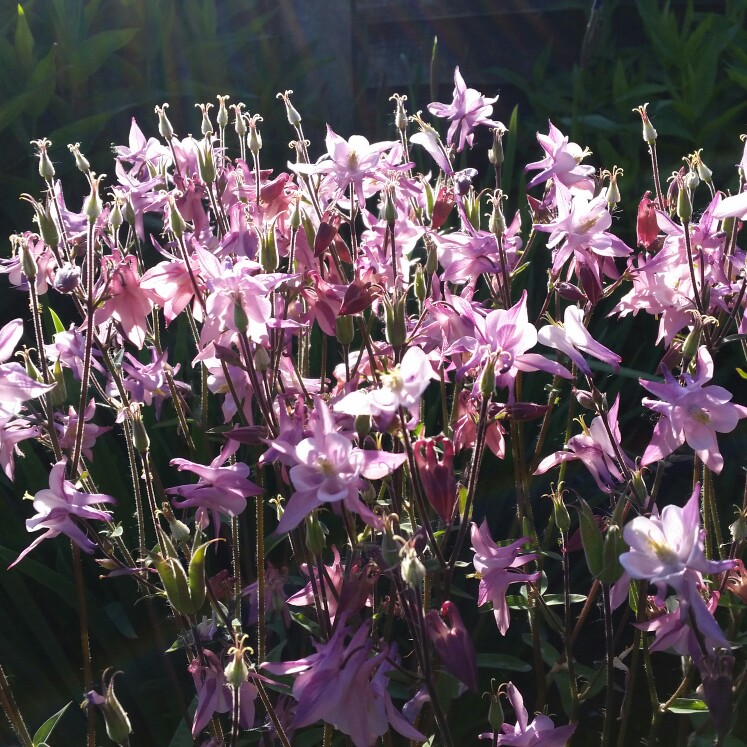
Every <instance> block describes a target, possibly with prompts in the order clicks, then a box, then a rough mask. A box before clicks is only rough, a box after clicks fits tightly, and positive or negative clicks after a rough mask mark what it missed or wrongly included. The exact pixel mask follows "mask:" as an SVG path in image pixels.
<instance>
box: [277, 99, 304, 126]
mask: <svg viewBox="0 0 747 747" xmlns="http://www.w3.org/2000/svg"><path fill="white" fill-rule="evenodd" d="M292 93H293V91H290V90H289V91H286V92H285V93H279V94H278V95H277V98H279V99H283V103H284V104H285V114H286V116H287V117H288V124H289V125H290V126H291V127H293V128H296V127H298V125H300V124H301V115H300V114H299V113H298V111H297V110H296V108H295V107H294V106H293V104H292V103H291V100H290V97H291V94H292Z"/></svg>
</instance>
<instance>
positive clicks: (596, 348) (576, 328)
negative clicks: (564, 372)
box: [537, 306, 622, 376]
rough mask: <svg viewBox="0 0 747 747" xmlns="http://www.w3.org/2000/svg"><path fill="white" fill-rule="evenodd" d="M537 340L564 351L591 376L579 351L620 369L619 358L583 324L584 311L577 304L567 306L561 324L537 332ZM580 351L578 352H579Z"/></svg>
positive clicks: (615, 368)
mask: <svg viewBox="0 0 747 747" xmlns="http://www.w3.org/2000/svg"><path fill="white" fill-rule="evenodd" d="M537 340H538V341H539V342H541V343H542V344H543V345H546V346H547V347H549V348H554V349H555V350H560V351H561V352H563V353H565V354H566V355H567V356H568V357H569V358H570V359H571V360H572V361H573V362H574V363H575V364H576V365H577V366H578V369H579V371H582V372H583V373H585V374H586V375H587V376H591V369H590V368H589V364H588V363H587V362H586V361H585V360H584V357H583V356H582V355H581V353H582V352H583V353H586V354H587V355H591V356H592V357H593V358H597V359H598V360H600V361H602V362H603V363H606V364H607V365H609V366H611V367H612V368H613V369H614V370H615V371H619V370H620V361H621V360H622V358H620V356H619V355H617V353H613V352H612V351H611V350H610V349H609V348H606V347H605V346H604V345H602V344H601V343H599V342H597V341H596V340H595V339H594V338H593V337H592V336H591V334H590V333H589V330H588V329H586V327H585V326H584V312H583V310H582V309H580V308H578V306H568V307H567V308H566V310H565V315H564V317H563V324H562V325H560V324H549V325H548V326H546V327H542V329H540V330H539V331H538V332H537ZM579 351H580V352H579Z"/></svg>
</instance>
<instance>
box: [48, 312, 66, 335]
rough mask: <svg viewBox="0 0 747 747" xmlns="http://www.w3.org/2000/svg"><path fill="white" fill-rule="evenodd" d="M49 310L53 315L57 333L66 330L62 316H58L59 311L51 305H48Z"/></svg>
mask: <svg viewBox="0 0 747 747" xmlns="http://www.w3.org/2000/svg"><path fill="white" fill-rule="evenodd" d="M47 311H48V312H49V316H50V317H52V323H53V324H54V331H55V334H59V333H60V332H64V331H65V325H64V324H63V323H62V319H60V317H58V316H57V312H56V311H55V310H54V309H53V308H52V307H51V306H48V307H47Z"/></svg>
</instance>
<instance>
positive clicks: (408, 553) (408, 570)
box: [399, 545, 426, 589]
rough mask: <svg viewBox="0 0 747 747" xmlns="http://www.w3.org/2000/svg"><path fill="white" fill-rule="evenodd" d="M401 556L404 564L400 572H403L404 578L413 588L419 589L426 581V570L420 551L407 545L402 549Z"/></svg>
mask: <svg viewBox="0 0 747 747" xmlns="http://www.w3.org/2000/svg"><path fill="white" fill-rule="evenodd" d="M399 554H400V557H401V559H402V565H401V567H400V572H401V574H402V580H403V581H404V582H405V583H406V584H407V585H408V586H412V587H413V588H415V589H417V588H419V587H420V585H421V584H422V583H423V581H425V577H426V570H425V566H424V565H423V563H422V562H421V560H420V558H419V557H418V553H417V551H416V550H415V548H414V547H411V546H409V545H405V546H404V547H403V548H402V549H401V550H400V553H399Z"/></svg>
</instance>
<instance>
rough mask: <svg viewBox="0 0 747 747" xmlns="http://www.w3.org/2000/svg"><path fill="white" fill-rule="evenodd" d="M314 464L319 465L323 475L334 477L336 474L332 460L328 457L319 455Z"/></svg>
mask: <svg viewBox="0 0 747 747" xmlns="http://www.w3.org/2000/svg"><path fill="white" fill-rule="evenodd" d="M316 464H317V467H319V471H320V472H321V473H322V474H323V475H324V476H325V477H334V476H335V475H336V474H337V470H336V469H335V465H334V464H332V462H331V461H330V460H329V459H327V457H319V460H318V461H317V463H316Z"/></svg>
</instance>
